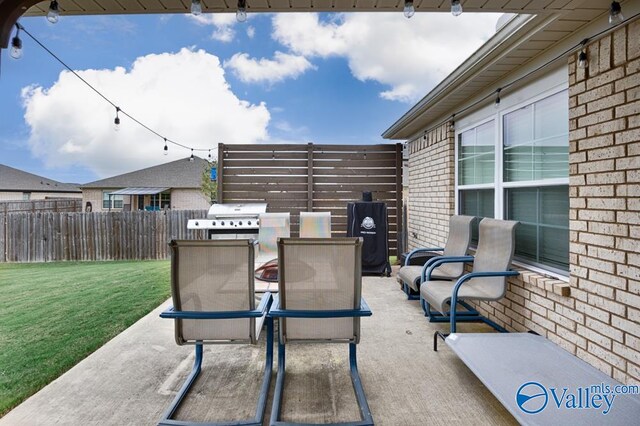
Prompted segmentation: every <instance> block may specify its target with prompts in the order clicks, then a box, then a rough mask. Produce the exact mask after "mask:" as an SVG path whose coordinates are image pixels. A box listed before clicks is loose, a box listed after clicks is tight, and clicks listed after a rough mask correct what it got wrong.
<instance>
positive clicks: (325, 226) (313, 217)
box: [300, 212, 331, 238]
mask: <svg viewBox="0 0 640 426" xmlns="http://www.w3.org/2000/svg"><path fill="white" fill-rule="evenodd" d="M300 238H331V212H300Z"/></svg>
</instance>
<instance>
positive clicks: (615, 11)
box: [609, 1, 624, 25]
mask: <svg viewBox="0 0 640 426" xmlns="http://www.w3.org/2000/svg"><path fill="white" fill-rule="evenodd" d="M622 21H624V16H622V6H620V3H618V2H617V1H612V2H611V7H610V8H609V23H610V24H611V25H618V24H619V23H621V22H622Z"/></svg>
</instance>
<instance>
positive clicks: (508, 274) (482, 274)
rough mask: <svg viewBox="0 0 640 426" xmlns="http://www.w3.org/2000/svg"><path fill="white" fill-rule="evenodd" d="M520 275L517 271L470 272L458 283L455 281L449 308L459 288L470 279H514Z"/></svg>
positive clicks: (456, 296)
mask: <svg viewBox="0 0 640 426" xmlns="http://www.w3.org/2000/svg"><path fill="white" fill-rule="evenodd" d="M518 275H520V272H518V271H498V272H490V271H486V272H470V273H468V274H465V275H463V276H461V277H460V278H459V279H458V281H456V285H455V287H453V293H452V298H451V306H453V300H456V299H457V298H458V291H460V287H462V285H463V284H464V283H466V282H467V281H469V280H470V279H471V278H477V277H516V276H518Z"/></svg>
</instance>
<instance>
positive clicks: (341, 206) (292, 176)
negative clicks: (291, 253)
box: [218, 143, 402, 255]
mask: <svg viewBox="0 0 640 426" xmlns="http://www.w3.org/2000/svg"><path fill="white" fill-rule="evenodd" d="M363 191H370V192H372V193H373V199H374V201H383V202H385V203H386V204H387V208H388V214H389V249H390V252H391V253H390V254H392V255H395V254H397V247H398V238H397V235H398V232H399V230H400V229H401V226H402V145H401V144H395V145H314V144H311V143H310V144H299V145H224V144H219V145H218V201H219V202H222V203H247V202H267V203H268V210H267V211H270V212H290V213H291V230H292V235H293V236H296V235H298V229H299V217H300V212H304V211H329V212H331V226H332V231H333V235H334V236H344V235H346V232H347V203H348V202H349V201H358V200H361V199H362V192H363Z"/></svg>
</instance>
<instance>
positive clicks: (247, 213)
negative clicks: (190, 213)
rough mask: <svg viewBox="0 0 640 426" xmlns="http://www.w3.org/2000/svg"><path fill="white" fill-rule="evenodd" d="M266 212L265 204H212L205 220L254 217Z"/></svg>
mask: <svg viewBox="0 0 640 426" xmlns="http://www.w3.org/2000/svg"><path fill="white" fill-rule="evenodd" d="M266 211H267V203H244V204H233V203H229V204H213V205H212V206H211V207H209V212H208V213H207V219H219V218H227V217H255V218H257V217H258V216H259V215H260V213H265V212H266Z"/></svg>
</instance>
